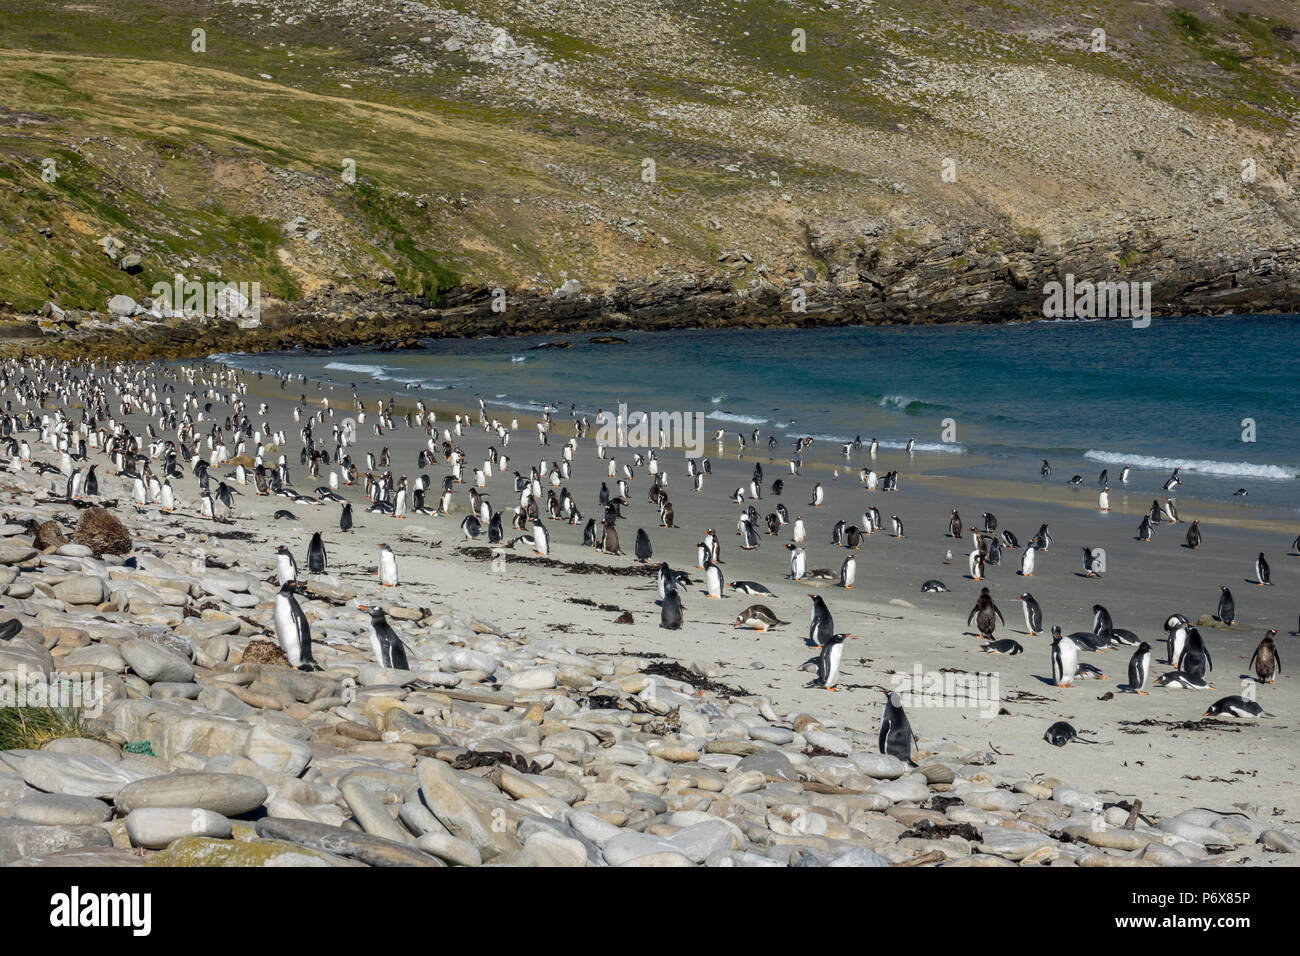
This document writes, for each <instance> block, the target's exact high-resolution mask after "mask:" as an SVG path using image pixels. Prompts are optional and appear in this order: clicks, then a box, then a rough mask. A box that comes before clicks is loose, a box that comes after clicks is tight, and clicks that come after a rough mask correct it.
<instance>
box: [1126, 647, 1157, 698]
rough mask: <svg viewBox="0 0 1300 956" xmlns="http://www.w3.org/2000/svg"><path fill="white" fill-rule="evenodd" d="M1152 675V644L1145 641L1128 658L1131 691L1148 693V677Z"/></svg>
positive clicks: (1133, 692)
mask: <svg viewBox="0 0 1300 956" xmlns="http://www.w3.org/2000/svg"><path fill="white" fill-rule="evenodd" d="M1150 676H1151V645H1150V644H1148V643H1146V642H1145V641H1143V642H1142V643H1141V644H1139V645H1138V649H1137V650H1136V651H1134V652H1133V656H1132V657H1130V658H1129V660H1128V688H1127V690H1128V691H1129V693H1132V694H1142V695H1144V696H1145V695H1146V686H1147V678H1149V677H1150Z"/></svg>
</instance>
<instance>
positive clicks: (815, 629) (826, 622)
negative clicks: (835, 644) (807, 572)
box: [808, 594, 835, 647]
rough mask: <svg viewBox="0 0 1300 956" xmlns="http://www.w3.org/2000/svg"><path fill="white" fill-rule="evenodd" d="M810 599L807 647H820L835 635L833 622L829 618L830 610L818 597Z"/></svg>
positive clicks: (813, 595) (812, 596) (811, 596)
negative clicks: (810, 610)
mask: <svg viewBox="0 0 1300 956" xmlns="http://www.w3.org/2000/svg"><path fill="white" fill-rule="evenodd" d="M808 596H809V597H810V598H812V613H811V615H810V616H809V619H808V646H809V647H821V646H822V645H824V644H825V643H826V641H828V640H829V639H830V637H831V635H832V634H834V633H835V621H834V620H833V619H832V618H831V611H830V608H828V607H827V606H826V602H825V601H823V600H822V599H821V598H820V597H819V596H818V595H816V594H810V595H808Z"/></svg>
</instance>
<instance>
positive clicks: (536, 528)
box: [533, 518, 620, 558]
mask: <svg viewBox="0 0 1300 956" xmlns="http://www.w3.org/2000/svg"><path fill="white" fill-rule="evenodd" d="M593 520H594V519H593ZM606 529H607V530H606V536H605V537H606V542H607V544H610V543H612V544H613V550H612V551H611V550H610V549H609V548H608V547H606V549H605V550H606V553H613V554H619V553H620V552H619V550H618V536H617V535H614V536H613V541H612V542H610V541H608V538H609V532H611V531H613V526H612V525H606ZM533 550H534V551H536V552H537V554H538V556H539V557H543V558H544V557H546V556H547V555H549V554H550V553H551V533H550V532H549V531H547V530H546V525H544V524H542V523H541V521H539V520H538V519H536V518H534V519H533Z"/></svg>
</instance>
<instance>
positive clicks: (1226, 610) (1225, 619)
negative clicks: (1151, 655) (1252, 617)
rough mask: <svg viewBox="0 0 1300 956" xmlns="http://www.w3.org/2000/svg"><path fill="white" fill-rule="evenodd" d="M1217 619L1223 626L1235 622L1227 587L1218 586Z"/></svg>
mask: <svg viewBox="0 0 1300 956" xmlns="http://www.w3.org/2000/svg"><path fill="white" fill-rule="evenodd" d="M1218 617H1219V621H1220V622H1221V623H1223V624H1235V623H1236V621H1237V602H1236V601H1234V600H1233V599H1232V592H1231V591H1229V590H1228V587H1227V585H1220V586H1219V614H1218ZM1171 663H1172V662H1171Z"/></svg>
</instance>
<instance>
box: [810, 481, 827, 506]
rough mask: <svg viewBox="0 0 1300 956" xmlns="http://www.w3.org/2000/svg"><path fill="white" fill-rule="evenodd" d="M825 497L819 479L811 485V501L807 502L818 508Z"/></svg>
mask: <svg viewBox="0 0 1300 956" xmlns="http://www.w3.org/2000/svg"><path fill="white" fill-rule="evenodd" d="M825 498H826V492H825V491H824V490H823V489H822V483H821V482H820V481H819V482H817V483H816V484H815V485H813V492H812V501H810V502H809V504H810V505H812V507H814V508H820V507H821V506H822V502H823V501H824V500H825Z"/></svg>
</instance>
